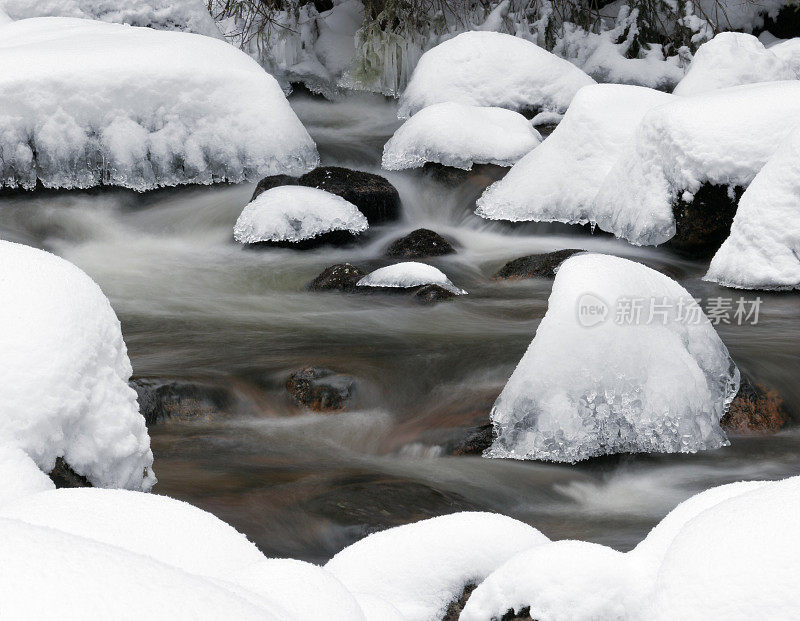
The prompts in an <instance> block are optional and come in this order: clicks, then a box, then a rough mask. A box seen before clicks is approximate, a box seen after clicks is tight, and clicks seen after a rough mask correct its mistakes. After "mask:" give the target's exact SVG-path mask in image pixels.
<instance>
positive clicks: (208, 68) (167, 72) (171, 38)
mask: <svg viewBox="0 0 800 621" xmlns="http://www.w3.org/2000/svg"><path fill="white" fill-rule="evenodd" d="M0 29H1V30H0V66H2V67H3V70H2V72H0V110H2V111H3V114H2V115H0V186H6V187H23V188H27V189H32V188H34V187H35V186H36V183H37V181H40V182H41V183H42V184H43V185H45V186H46V187H64V188H86V187H91V186H95V185H100V184H104V185H120V186H124V187H128V188H133V189H136V190H148V189H151V188H154V187H158V186H171V185H178V184H182V183H204V184H209V183H214V182H218V181H231V182H239V181H243V180H251V179H252V180H255V179H257V178H260V177H263V176H265V175H268V174H276V173H289V174H295V175H299V174H302V173H303V172H306V171H307V170H309V169H311V168H313V167H314V166H315V165H316V163H317V161H318V155H317V151H316V147H315V145H314V143H313V141H312V140H311V138H310V136H309V135H308V132H306V130H305V129H304V128H303V126H302V124H301V123H300V121H299V120H298V119H297V117H296V116H295V114H294V112H293V111H292V109H291V108H290V107H289V104H288V102H287V101H286V98H285V97H284V95H283V92H282V91H281V89H280V87H279V86H278V84H277V82H276V81H275V80H274V79H273V78H272V77H271V76H270V75H268V74H267V73H265V72H264V70H263V69H261V67H259V66H258V64H257V63H256V62H255V61H254V60H252V59H251V58H249V57H248V56H247V55H246V54H244V53H243V52H240V51H239V50H237V49H235V48H234V47H232V46H230V45H227V44H226V43H224V42H222V41H218V40H215V39H212V38H210V37H204V36H201V35H195V34H188V33H183V32H164V31H158V30H152V29H150V28H132V27H128V26H122V25H118V24H108V23H104V22H99V21H89V20H82V19H70V18H59V17H50V18H34V19H25V20H21V21H18V22H11V23H9V24H6V25H4V26H0Z"/></svg>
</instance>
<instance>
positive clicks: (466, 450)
mask: <svg viewBox="0 0 800 621" xmlns="http://www.w3.org/2000/svg"><path fill="white" fill-rule="evenodd" d="M494 439H495V434H494V427H493V425H492V423H491V422H488V423H486V424H483V425H480V426H479V427H475V428H473V429H472V431H471V432H470V433H469V434H468V435H467V436H466V438H464V440H463V441H462V442H461V443H460V444H457V445H456V446H455V448H453V449H452V451H449V453H450V454H451V455H482V454H483V452H484V451H485V450H486V449H488V448H489V447H490V446H491V445H492V442H494Z"/></svg>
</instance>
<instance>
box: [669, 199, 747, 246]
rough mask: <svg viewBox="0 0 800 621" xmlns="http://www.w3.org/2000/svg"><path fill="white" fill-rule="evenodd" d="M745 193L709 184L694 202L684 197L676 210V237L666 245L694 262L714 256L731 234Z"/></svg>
mask: <svg viewBox="0 0 800 621" xmlns="http://www.w3.org/2000/svg"><path fill="white" fill-rule="evenodd" d="M743 193H744V189H743V188H741V187H736V188H733V189H732V190H729V189H728V188H727V187H726V186H722V185H711V184H705V185H703V186H701V187H700V189H699V190H698V191H697V193H695V195H694V200H692V202H686V201H685V200H683V198H682V197H679V198H678V200H676V201H675V203H674V204H673V206H672V213H673V215H674V216H675V236H674V237H672V238H671V239H670V240H669V241H668V242H667V243H666V244H665V245H666V246H668V247H670V248H672V249H673V250H675V251H676V252H678V253H680V254H682V255H685V256H687V257H692V258H698V259H699V258H707V257H710V256H712V255H713V254H714V253H715V252H716V251H717V250H718V249H719V247H720V246H721V245H722V242H724V241H725V240H726V239H728V235H730V233H731V224H733V217H734V216H735V215H736V207H737V205H738V204H739V199H740V198H741V196H742V194H743Z"/></svg>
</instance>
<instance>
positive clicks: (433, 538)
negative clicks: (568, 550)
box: [325, 512, 549, 621]
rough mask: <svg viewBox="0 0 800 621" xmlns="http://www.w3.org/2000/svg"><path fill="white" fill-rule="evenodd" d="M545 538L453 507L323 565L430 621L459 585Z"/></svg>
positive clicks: (414, 620)
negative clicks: (443, 513)
mask: <svg viewBox="0 0 800 621" xmlns="http://www.w3.org/2000/svg"><path fill="white" fill-rule="evenodd" d="M548 541H549V540H548V539H547V537H545V536H544V535H543V534H541V533H540V532H539V531H538V530H536V529H535V528H533V527H531V526H528V525H527V524H524V523H522V522H518V521H517V520H513V519H511V518H508V517H505V516H502V515H496V514H492V513H469V512H465V513H455V514H452V515H445V516H442V517H437V518H432V519H429V520H423V521H421V522H417V523H415V524H408V525H406V526H399V527H396V528H390V529H389V530H385V531H382V532H379V533H374V534H372V535H370V536H368V537H366V538H365V539H362V540H361V541H358V542H356V543H354V544H353V545H351V546H349V547H347V548H345V549H344V550H342V551H341V552H339V554H337V555H336V556H334V557H333V558H332V559H331V560H330V561H329V562H328V564H327V565H326V566H325V568H326V569H327V570H329V571H330V572H331V573H333V575H334V576H336V577H337V578H338V579H339V580H341V581H342V582H343V583H344V585H345V586H346V587H347V588H348V589H350V591H352V592H354V593H370V594H372V595H373V596H378V597H380V598H381V599H383V600H386V601H388V602H389V603H390V604H392V605H393V606H395V607H396V608H397V609H398V610H399V611H400V612H401V613H402V614H403V616H404V617H405V619H406V620H407V621H433V620H435V619H441V618H442V615H443V613H444V611H445V610H446V608H447V606H448V604H449V603H450V602H451V601H453V600H455V599H457V598H458V597H459V596H460V595H461V592H462V591H463V589H464V587H465V586H467V585H468V584H477V583H480V582H481V581H482V580H483V579H484V578H485V577H486V576H487V575H489V574H490V573H491V572H492V571H494V570H495V569H496V568H497V567H499V566H500V565H502V564H503V563H504V562H505V561H507V560H508V559H509V558H511V557H512V556H514V555H515V554H517V553H519V552H522V551H523V550H527V549H529V548H532V547H534V546H538V545H542V544H545V543H547V542H548Z"/></svg>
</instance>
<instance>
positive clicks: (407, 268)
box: [356, 261, 467, 295]
mask: <svg viewBox="0 0 800 621" xmlns="http://www.w3.org/2000/svg"><path fill="white" fill-rule="evenodd" d="M356 284H357V285H358V286H359V287H391V288H400V289H408V288H410V287H419V286H421V285H439V286H440V287H442V288H444V289H447V290H448V291H451V292H452V293H455V294H456V295H464V294H466V293H467V292H466V291H464V290H463V289H459V288H458V287H456V286H455V285H454V284H453V283H452V282H450V279H449V278H448V277H447V276H446V275H445V274H444V272H442V271H441V270H439V269H437V268H435V267H433V266H432V265H427V264H425V263H418V262H417V261H405V262H403V263H395V264H394V265H389V266H387V267H382V268H380V269H377V270H375V271H374V272H370V273H369V274H367V275H366V276H364V278H362V279H361V280H359V281H358V282H357V283H356Z"/></svg>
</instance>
